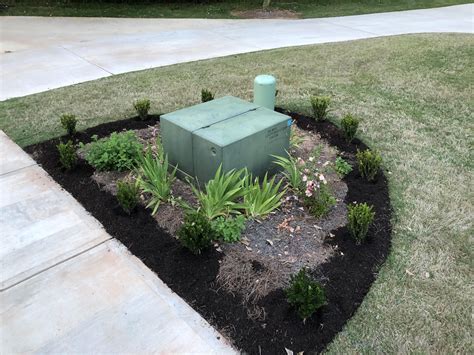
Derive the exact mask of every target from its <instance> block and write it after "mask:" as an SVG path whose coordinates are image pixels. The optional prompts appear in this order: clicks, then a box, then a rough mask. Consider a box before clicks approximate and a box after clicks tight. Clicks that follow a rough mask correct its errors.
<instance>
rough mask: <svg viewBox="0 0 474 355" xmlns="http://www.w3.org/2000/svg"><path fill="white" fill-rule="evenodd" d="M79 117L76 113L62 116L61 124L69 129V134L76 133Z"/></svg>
mask: <svg viewBox="0 0 474 355" xmlns="http://www.w3.org/2000/svg"><path fill="white" fill-rule="evenodd" d="M76 124H77V119H76V116H75V115H70V114H65V115H62V116H61V126H62V127H63V128H64V129H65V130H66V131H67V134H69V135H70V136H73V135H75V134H76Z"/></svg>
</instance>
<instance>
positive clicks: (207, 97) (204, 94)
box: [201, 89, 214, 102]
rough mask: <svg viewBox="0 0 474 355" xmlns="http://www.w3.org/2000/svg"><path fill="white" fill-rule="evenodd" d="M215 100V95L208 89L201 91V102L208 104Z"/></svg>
mask: <svg viewBox="0 0 474 355" xmlns="http://www.w3.org/2000/svg"><path fill="white" fill-rule="evenodd" d="M212 100H214V94H213V93H212V92H210V91H209V90H207V89H202V90H201V102H208V101H212Z"/></svg>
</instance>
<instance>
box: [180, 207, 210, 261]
mask: <svg viewBox="0 0 474 355" xmlns="http://www.w3.org/2000/svg"><path fill="white" fill-rule="evenodd" d="M178 238H179V241H180V242H181V244H182V245H183V246H184V247H186V248H187V249H189V250H190V251H191V252H192V253H194V254H200V253H201V251H202V250H204V249H206V248H208V247H209V246H211V243H212V241H213V240H214V239H215V232H214V229H213V228H212V225H211V222H210V221H209V219H208V218H207V217H206V216H205V215H203V214H202V213H201V211H199V210H197V211H195V210H188V211H187V212H186V215H185V217H184V224H183V226H182V227H181V228H180V229H179V230H178Z"/></svg>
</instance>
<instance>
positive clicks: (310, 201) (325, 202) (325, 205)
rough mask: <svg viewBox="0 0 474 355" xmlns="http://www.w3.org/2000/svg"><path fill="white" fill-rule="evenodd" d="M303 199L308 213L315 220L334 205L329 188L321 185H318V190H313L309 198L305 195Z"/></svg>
mask: <svg viewBox="0 0 474 355" xmlns="http://www.w3.org/2000/svg"><path fill="white" fill-rule="evenodd" d="M303 198H304V203H305V205H306V207H307V208H308V210H309V212H310V213H311V214H312V215H313V216H315V217H316V218H320V217H323V216H325V215H326V214H328V213H329V211H330V210H331V208H333V207H334V206H335V205H336V199H335V198H334V196H333V195H332V193H331V191H330V189H329V187H328V186H327V185H326V184H323V183H319V188H317V189H315V192H314V193H313V194H312V195H311V196H308V195H307V194H305V195H303Z"/></svg>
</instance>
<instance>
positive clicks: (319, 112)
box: [310, 96, 331, 121]
mask: <svg viewBox="0 0 474 355" xmlns="http://www.w3.org/2000/svg"><path fill="white" fill-rule="evenodd" d="M310 101H311V107H312V108H313V115H314V118H315V119H316V121H323V120H325V119H326V118H327V115H328V112H329V105H330V103H331V98H330V97H329V96H311V99H310Z"/></svg>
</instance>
